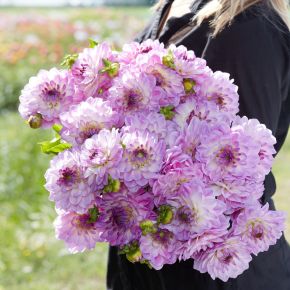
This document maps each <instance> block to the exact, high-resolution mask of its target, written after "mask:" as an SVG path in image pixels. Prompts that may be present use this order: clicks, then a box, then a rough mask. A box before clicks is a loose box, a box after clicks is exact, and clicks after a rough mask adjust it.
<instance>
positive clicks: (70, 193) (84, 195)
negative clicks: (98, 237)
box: [45, 149, 95, 213]
mask: <svg viewBox="0 0 290 290" xmlns="http://www.w3.org/2000/svg"><path fill="white" fill-rule="evenodd" d="M45 179H46V184H45V188H46V189H47V190H48V191H49V193H50V195H49V199H50V200H51V201H54V202H55V206H56V208H57V209H62V210H65V211H74V212H77V213H86V212H87V210H88V209H89V208H90V207H91V206H92V205H93V204H94V200H95V188H94V180H91V179H89V178H85V177H84V168H83V166H82V165H81V162H80V152H79V150H77V149H72V150H66V151H63V152H61V153H60V154H58V155H57V156H56V157H54V158H53V159H52V160H51V162H50V168H49V169H48V170H47V171H46V173H45Z"/></svg>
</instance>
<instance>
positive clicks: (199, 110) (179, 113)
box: [173, 97, 229, 129]
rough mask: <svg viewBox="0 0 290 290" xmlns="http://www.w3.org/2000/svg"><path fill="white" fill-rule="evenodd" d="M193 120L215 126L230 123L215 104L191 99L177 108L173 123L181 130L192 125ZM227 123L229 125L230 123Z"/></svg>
mask: <svg viewBox="0 0 290 290" xmlns="http://www.w3.org/2000/svg"><path fill="white" fill-rule="evenodd" d="M193 118H196V119H199V120H200V121H206V122H208V123H209V122H211V123H213V124H220V123H224V122H226V121H228V119H227V118H226V117H225V116H224V114H223V113H222V112H219V110H218V107H217V106H216V105H215V104H214V103H210V102H206V101H204V100H198V99H195V98H193V97H189V98H187V99H186V101H185V102H184V103H181V104H180V105H179V106H177V107H176V108H175V116H174V119H173V121H174V122H175V123H176V124H177V125H178V126H179V127H180V128H181V129H184V128H186V127H187V126H188V125H189V124H190V122H191V120H192V119H193ZM227 123H228V124H229V122H227Z"/></svg>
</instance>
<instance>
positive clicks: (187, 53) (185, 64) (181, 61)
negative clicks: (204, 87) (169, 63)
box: [168, 44, 213, 94]
mask: <svg viewBox="0 0 290 290" xmlns="http://www.w3.org/2000/svg"><path fill="white" fill-rule="evenodd" d="M168 49H169V51H171V52H172V54H173V56H174V66H175V71H176V72H178V73H179V74H180V75H181V76H182V77H183V79H184V80H191V81H193V85H194V86H193V88H192V93H194V94H195V93H198V92H199V90H200V86H201V84H202V83H203V82H204V81H205V80H206V79H207V78H210V77H212V75H213V72H212V70H211V69H210V68H209V67H208V66H207V65H206V61H205V60H204V59H202V58H198V57H196V56H195V54H194V52H193V51H192V50H187V48H186V47H185V46H183V45H180V46H177V47H176V46H175V45H174V44H171V45H170V46H169V48H168Z"/></svg>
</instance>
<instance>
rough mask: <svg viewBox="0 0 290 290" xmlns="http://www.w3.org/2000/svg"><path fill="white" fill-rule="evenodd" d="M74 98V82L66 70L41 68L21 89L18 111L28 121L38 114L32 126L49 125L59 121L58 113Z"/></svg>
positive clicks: (66, 107)
mask: <svg viewBox="0 0 290 290" xmlns="http://www.w3.org/2000/svg"><path fill="white" fill-rule="evenodd" d="M75 98H77V97H76V90H75V84H74V81H73V78H72V77H71V75H70V74H69V72H68V71H66V70H58V69H56V68H53V69H51V70H49V71H47V70H41V71H40V72H39V73H38V74H37V76H35V77H32V78H30V80H29V83H28V84H27V85H26V86H25V87H24V89H23V90H22V92H21V96H20V97H19V100H20V105H19V112H20V114H21V116H22V117H23V118H24V119H26V120H28V121H29V119H30V118H33V117H34V118H37V116H38V118H39V120H38V124H37V126H35V127H33V126H34V125H32V127H33V128H38V127H49V126H51V125H53V124H55V123H58V122H59V114H60V113H62V112H65V111H66V110H68V109H69V107H70V106H71V105H72V104H73V103H74V102H75Z"/></svg>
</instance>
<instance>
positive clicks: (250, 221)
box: [233, 204, 286, 255]
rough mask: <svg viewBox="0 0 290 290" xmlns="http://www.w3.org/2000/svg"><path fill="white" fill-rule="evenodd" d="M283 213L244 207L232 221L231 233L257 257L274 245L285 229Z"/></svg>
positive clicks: (266, 206) (261, 208)
mask: <svg viewBox="0 0 290 290" xmlns="http://www.w3.org/2000/svg"><path fill="white" fill-rule="evenodd" d="M285 218H286V217H285V213H284V212H281V211H274V210H269V204H265V205H264V206H263V207H257V206H256V207H246V208H245V209H244V210H242V211H241V213H240V214H239V215H238V217H237V218H236V219H235V220H234V225H233V231H234V235H237V236H238V237H240V238H241V239H242V241H243V242H245V243H246V244H247V246H248V247H249V249H250V251H251V253H253V254H255V255H257V254H258V253H260V252H264V251H267V250H268V249H269V246H271V245H274V244H276V242H277V240H278V239H279V238H280V237H281V236H282V232H283V230H284V229H285Z"/></svg>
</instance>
